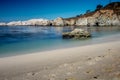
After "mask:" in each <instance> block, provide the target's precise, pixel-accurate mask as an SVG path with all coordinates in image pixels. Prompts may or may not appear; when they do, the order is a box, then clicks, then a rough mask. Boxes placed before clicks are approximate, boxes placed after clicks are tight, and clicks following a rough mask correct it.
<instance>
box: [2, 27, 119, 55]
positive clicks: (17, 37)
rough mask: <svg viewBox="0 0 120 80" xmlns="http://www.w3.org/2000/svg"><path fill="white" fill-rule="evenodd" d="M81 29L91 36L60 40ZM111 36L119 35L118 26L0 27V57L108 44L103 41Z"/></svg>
mask: <svg viewBox="0 0 120 80" xmlns="http://www.w3.org/2000/svg"><path fill="white" fill-rule="evenodd" d="M74 28H83V29H85V30H88V31H89V32H90V33H91V34H92V38H89V39H86V40H73V39H68V40H65V39H62V33H63V32H69V31H72V30H73V29H74ZM111 35H120V26H112V27H108V26H106V27H73V26H71V27H70V26H68V27H51V26H9V27H7V26H1V27H0V57H7V56H13V55H21V54H28V53H34V52H40V51H49V50H54V49H59V48H68V47H77V46H84V45H92V44H96V43H102V42H109V41H111V40H117V39H111V40H104V38H105V37H109V36H111Z"/></svg>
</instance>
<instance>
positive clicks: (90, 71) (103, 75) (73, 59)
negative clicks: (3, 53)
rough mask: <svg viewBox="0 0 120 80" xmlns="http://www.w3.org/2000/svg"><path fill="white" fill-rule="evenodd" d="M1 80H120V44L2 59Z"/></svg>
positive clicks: (89, 46)
mask: <svg viewBox="0 0 120 80" xmlns="http://www.w3.org/2000/svg"><path fill="white" fill-rule="evenodd" d="M0 80H120V41H113V42H108V43H102V44H94V45H88V46H82V47H74V48H67V49H58V50H53V51H46V52H37V53H33V54H26V55H19V56H13V57H5V58H0Z"/></svg>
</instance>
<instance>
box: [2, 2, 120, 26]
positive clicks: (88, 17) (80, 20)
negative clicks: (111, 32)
mask: <svg viewBox="0 0 120 80" xmlns="http://www.w3.org/2000/svg"><path fill="white" fill-rule="evenodd" d="M2 25H7V26H16V25H32V26H35V25H42V26H48V25H49V26H51V25H53V26H80V25H89V26H90V25H97V26H102V25H120V2H113V3H110V4H108V5H106V6H105V7H103V8H101V9H96V10H95V11H92V12H89V13H86V14H83V15H80V16H77V17H71V18H61V17H58V18H57V19H55V20H47V19H31V20H27V21H12V22H9V23H0V26H2Z"/></svg>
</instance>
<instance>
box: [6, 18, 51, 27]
mask: <svg viewBox="0 0 120 80" xmlns="http://www.w3.org/2000/svg"><path fill="white" fill-rule="evenodd" d="M50 24H51V21H50V20H47V19H30V20H27V21H12V22H9V23H7V24H6V25H7V26H17V25H31V26H36V25H42V26H47V25H50Z"/></svg>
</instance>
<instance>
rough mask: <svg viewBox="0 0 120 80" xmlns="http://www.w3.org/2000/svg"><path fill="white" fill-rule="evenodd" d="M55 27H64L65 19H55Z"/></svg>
mask: <svg viewBox="0 0 120 80" xmlns="http://www.w3.org/2000/svg"><path fill="white" fill-rule="evenodd" d="M53 25H56V26H64V20H63V18H61V17H58V18H57V19H55V20H54V21H53Z"/></svg>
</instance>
